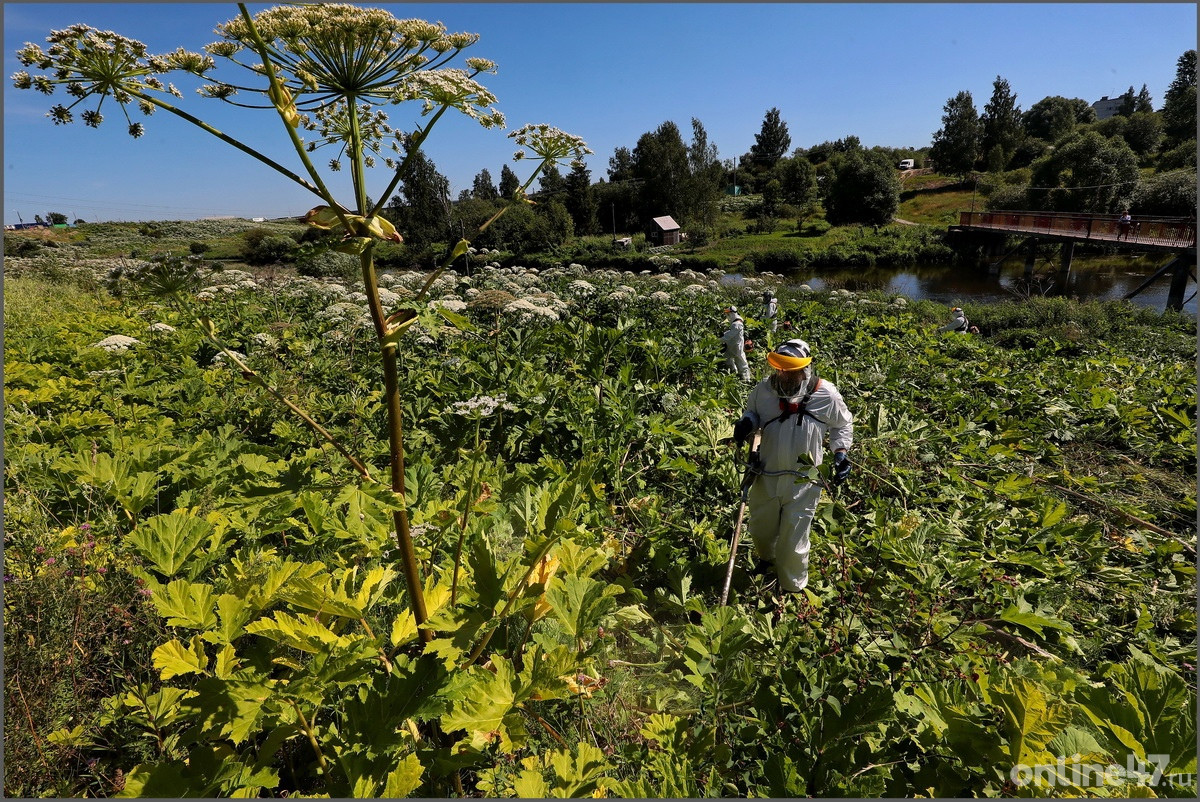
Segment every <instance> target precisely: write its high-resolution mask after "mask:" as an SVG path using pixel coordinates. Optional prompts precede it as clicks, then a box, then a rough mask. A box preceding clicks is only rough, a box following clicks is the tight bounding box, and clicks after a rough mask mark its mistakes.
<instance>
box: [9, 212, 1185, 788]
mask: <svg viewBox="0 0 1200 802" xmlns="http://www.w3.org/2000/svg"><path fill="white" fill-rule="evenodd" d="M205 225H211V224H205ZM177 226H179V230H180V232H181V233H182V232H184V231H191V232H192V233H194V231H195V230H194V229H191V230H189V229H187V227H186V226H182V225H181V224H171V223H164V224H161V225H160V226H159V229H160V230H162V231H166V232H171V231H174V230H175V229H176V227H177ZM93 236H95V235H93ZM237 236H238V235H237V234H236V233H234V232H226V233H225V234H222V235H219V236H217V238H216V243H219V242H220V241H221V240H222V239H227V238H229V240H230V241H233V239H236V237H237ZM95 238H96V239H97V240H99V239H102V237H95ZM192 238H193V237H192V235H191V233H188V234H184V235H183V236H180V237H178V239H177V241H178V242H179V243H183V242H185V241H190V240H191V239H192ZM216 243H214V245H213V248H212V250H214V251H216V250H217V249H218V247H219V246H218V245H217V244H216ZM70 247H71V246H65V245H64V246H63V247H61V248H58V249H48V251H50V252H51V253H42V254H41V255H40V256H38V257H31V258H28V259H13V260H11V263H10V264H6V274H7V275H6V281H5V297H4V303H5V321H6V324H5V326H6V331H5V345H6V348H5V366H4V367H5V397H6V402H7V403H6V406H5V432H6V442H5V446H6V448H5V455H6V459H5V470H6V472H5V518H6V548H5V572H6V577H5V581H6V585H5V605H6V609H5V676H6V683H5V719H6V744H5V750H6V755H5V757H6V760H5V790H6V793H7V794H8V795H12V796H36V795H42V794H48V795H56V796H69V795H81V794H90V795H113V794H123V795H148V796H176V795H186V796H223V795H234V794H236V795H247V794H249V795H280V794H283V793H287V794H289V795H293V794H329V795H332V796H383V795H386V796H405V795H412V796H420V795H438V796H444V795H458V794H459V793H462V794H464V795H482V796H517V795H520V796H553V795H559V794H561V795H574V796H591V795H597V796H642V797H646V796H673V797H699V796H707V795H731V796H756V795H758V796H777V797H780V796H804V795H814V796H831V795H836V796H852V797H853V796H879V795H887V796H906V795H925V794H927V795H936V796H969V795H1017V794H1025V793H1030V792H1033V793H1037V794H1041V795H1064V794H1075V793H1086V794H1090V795H1100V796H1128V795H1131V794H1135V793H1142V792H1144V791H1146V790H1147V789H1152V790H1153V791H1154V792H1155V793H1157V794H1159V795H1170V794H1174V795H1180V796H1190V795H1191V794H1192V791H1193V787H1192V786H1190V785H1189V784H1188V782H1189V779H1188V778H1189V777H1191V778H1193V779H1194V771H1195V749H1194V743H1195V729H1194V726H1195V724H1194V722H1195V719H1194V707H1195V700H1196V696H1195V681H1194V676H1195V674H1194V668H1195V667H1194V639H1195V632H1196V625H1195V614H1194V599H1195V593H1196V585H1195V569H1194V561H1195V553H1194V520H1195V515H1196V494H1195V480H1196V477H1195V461H1194V449H1195V425H1194V424H1195V422H1194V410H1195V406H1196V394H1195V380H1194V364H1195V359H1196V352H1195V338H1194V322H1193V321H1191V320H1190V319H1188V318H1185V317H1182V316H1176V315H1167V316H1164V315H1160V314H1158V313H1156V312H1153V311H1150V310H1136V309H1133V308H1131V307H1129V306H1128V305H1126V304H1112V303H1109V304H1094V303H1091V304H1079V303H1075V302H1072V301H1069V300H1066V299H1032V300H1030V301H1028V302H1024V303H1010V304H1002V305H998V306H992V307H985V308H980V309H979V310H978V311H977V313H976V314H973V315H972V319H973V322H976V323H978V324H979V325H981V327H982V328H983V329H984V331H985V336H982V337H965V336H959V335H953V334H939V333H937V332H936V328H937V326H938V325H939V324H940V323H941V322H942V316H943V312H944V310H943V309H942V308H940V307H939V306H937V305H934V304H932V303H925V302H906V300H905V299H902V298H895V297H890V296H884V295H879V294H871V295H861V296H856V295H854V294H852V293H848V292H845V291H835V292H831V293H813V292H809V291H806V290H805V289H804V288H801V287H796V286H794V285H787V284H783V283H781V282H779V281H778V279H777V278H775V277H771V276H762V277H750V278H749V279H748V281H747V282H746V283H745V284H743V285H737V286H727V285H726V284H724V283H722V282H720V281H719V279H720V277H721V275H723V273H722V272H721V271H716V270H714V271H713V272H711V273H701V272H697V271H693V270H689V269H686V268H685V267H683V266H682V265H680V264H675V263H674V262H673V260H671V259H670V258H669V257H668V258H662V259H659V261H658V262H657V263H656V267H655V269H654V270H653V271H652V274H651V275H637V274H635V273H633V272H617V271H612V270H605V271H596V270H588V269H586V268H585V267H584V266H582V265H578V264H564V265H562V266H560V267H557V268H548V269H544V270H541V271H536V270H533V269H528V268H524V267H520V266H518V265H513V266H510V267H501V266H499V262H497V261H496V260H495V259H494V258H493V257H494V254H491V253H486V254H484V253H477V254H475V255H474V256H472V257H469V258H470V265H471V275H470V276H467V275H465V271H463V272H462V273H447V274H445V275H444V276H443V277H442V278H439V279H438V280H437V282H436V285H435V292H434V296H433V298H434V300H432V301H431V302H430V304H429V307H427V308H425V309H424V310H423V311H422V313H421V316H420V320H419V322H418V323H417V324H416V325H415V326H414V328H413V329H412V330H411V331H410V332H409V334H410V336H409V337H408V338H406V339H405V340H403V341H402V346H401V354H400V366H401V381H402V386H403V393H402V400H403V419H404V421H405V434H404V437H405V442H406V447H407V460H406V487H407V494H406V496H405V499H404V504H405V505H406V506H407V509H408V510H409V514H410V520H411V524H412V533H413V536H414V540H415V543H416V546H417V556H418V558H419V563H420V566H421V572H422V577H423V582H424V583H425V598H426V599H427V602H428V604H429V605H430V613H431V617H430V619H429V623H428V627H429V628H430V629H431V630H433V631H434V632H435V633H436V635H435V637H434V638H433V639H432V640H430V641H429V642H426V641H425V640H424V639H422V638H421V637H420V635H419V633H418V630H417V628H416V627H415V624H414V620H413V617H412V614H411V612H410V611H409V605H410V603H411V598H410V596H409V594H408V593H407V591H406V589H405V582H404V580H403V578H402V577H401V576H399V575H398V555H397V551H396V543H395V534H394V532H393V519H392V517H391V516H390V509H391V508H392V506H393V505H394V504H396V503H398V501H397V500H395V499H393V498H392V497H391V495H390V494H389V493H388V492H387V491H386V489H385V486H383V485H381V484H380V483H379V481H378V478H376V477H378V476H379V475H380V474H381V473H382V471H383V467H384V466H386V464H387V459H388V448H389V447H388V440H387V433H386V430H385V429H386V427H385V425H384V422H383V420H382V416H381V413H380V411H379V408H378V405H377V400H376V399H377V397H378V393H379V390H378V386H379V381H380V376H379V375H378V373H379V368H378V364H377V363H376V362H375V359H374V355H373V353H372V350H373V348H372V342H373V336H374V335H373V333H372V332H371V329H370V323H369V319H368V318H366V316H365V312H364V310H363V305H362V303H361V301H360V300H359V299H358V298H357V296H356V295H355V293H356V285H355V284H354V283H351V282H343V281H339V280H337V279H332V278H316V277H304V276H299V275H297V274H296V273H295V272H294V270H292V269H291V268H279V267H274V268H265V269H262V270H260V271H258V272H256V273H249V272H246V271H242V270H238V269H235V268H234V267H231V266H226V265H222V263H220V262H211V263H210V262H206V261H205V260H203V259H200V260H192V261H193V263H195V262H197V261H198V262H201V263H202V264H203V267H201V268H200V270H199V275H198V278H200V279H201V281H200V283H199V284H197V285H195V286H193V287H191V288H190V289H189V290H187V291H186V292H184V293H180V294H179V295H178V296H177V297H176V300H175V301H174V302H163V301H155V300H152V299H149V298H146V297H144V295H143V294H141V293H140V292H139V286H140V285H139V284H136V283H134V282H131V280H130V277H131V276H139V275H141V276H143V277H144V276H145V275H147V274H145V273H143V272H139V271H143V270H146V269H147V267H146V264H145V263H142V262H141V260H137V259H130V258H129V257H122V258H120V259H113V258H112V257H110V258H108V259H98V260H95V261H93V260H91V259H88V258H82V257H81V258H79V259H72V260H61V259H58V257H61V256H62V255H63V253H64V249H67V248H70ZM114 268H115V269H114ZM149 275H154V273H153V271H151V273H150V274H149ZM426 278H427V274H425V273H423V272H416V271H390V272H384V273H383V274H381V278H380V283H381V285H382V287H383V288H384V290H386V294H384V295H383V298H384V300H385V302H386V303H387V304H388V306H389V308H393V307H394V305H399V304H403V302H404V299H405V298H407V297H411V296H412V294H413V292H414V291H415V290H416V289H417V288H418V287H419V286H421V284H422V283H423V282H424V281H425V280H426ZM765 288H771V289H774V290H775V291H776V292H777V293H778V295H779V297H780V299H781V301H782V305H783V310H784V318H785V319H786V320H788V321H790V322H791V324H792V328H791V329H790V331H794V332H795V333H797V334H799V335H801V336H803V337H804V338H805V339H806V340H807V341H808V342H810V343H811V344H812V345H813V348H814V353H815V355H816V359H817V361H816V365H817V366H818V371H819V372H820V373H821V375H823V376H826V377H828V378H830V379H831V380H833V381H834V382H836V383H837V384H838V386H839V387H840V388H841V389H842V392H843V393H844V394H845V396H846V398H847V400H848V403H849V404H850V407H851V409H852V411H853V412H854V414H855V416H856V444H855V448H854V459H855V463H856V469H855V474H854V476H853V478H852V480H851V482H850V484H849V485H848V486H847V487H846V488H845V489H844V490H843V492H842V493H841V494H840V495H838V496H836V497H830V496H826V497H825V498H823V500H822V503H821V506H820V507H819V509H818V514H817V518H816V521H815V525H814V534H813V538H814V572H813V579H812V581H811V584H810V587H809V592H808V593H806V594H804V595H803V596H802V597H797V598H791V599H788V600H786V601H784V600H781V599H779V598H777V597H776V596H775V595H774V594H773V592H772V588H771V587H770V586H769V583H768V582H767V580H769V576H768V577H766V578H764V577H754V576H751V575H749V574H748V573H747V570H748V568H749V565H750V557H749V555H748V553H745V552H743V554H742V555H741V557H740V558H739V559H740V561H739V563H738V565H739V568H738V570H737V572H736V573H735V577H734V589H733V593H732V596H731V600H730V604H729V605H728V606H727V607H719V606H718V604H717V600H718V597H719V593H720V587H721V583H722V580H723V577H724V570H725V565H726V562H727V560H728V558H729V556H730V552H729V543H730V536H731V534H732V530H733V524H734V517H735V512H736V502H737V485H738V477H739V473H740V466H739V464H738V455H737V454H736V453H734V451H733V450H732V448H731V447H730V446H729V445H728V444H726V443H725V438H727V437H728V436H729V434H730V431H731V428H732V422H733V420H735V419H736V418H737V417H738V416H739V415H740V412H741V404H742V402H743V401H744V396H745V393H746V390H747V387H746V386H745V385H742V384H740V383H739V382H738V381H737V380H736V379H735V378H734V377H733V376H731V375H729V374H726V373H724V372H723V371H722V370H721V368H720V361H721V360H720V357H719V353H720V343H719V340H718V334H719V325H718V324H717V321H718V320H719V319H720V316H719V315H718V314H717V310H718V309H719V308H720V307H721V305H723V304H726V303H729V302H735V303H738V304H740V305H741V306H742V308H743V309H744V310H746V315H747V317H748V322H749V326H750V331H751V333H752V335H754V337H755V339H756V340H759V341H760V342H767V341H768V340H769V338H768V337H767V336H766V333H765V332H764V331H762V330H761V328H760V324H759V321H758V320H757V319H756V314H757V312H756V304H755V299H756V298H757V297H758V295H759V294H760V293H761V291H762V290H763V289H765ZM47 310H51V312H50V313H49V314H48V311H47ZM189 310H190V311H189ZM438 310H441V311H438ZM192 314H201V315H203V316H204V317H205V319H207V320H211V321H212V325H213V327H214V329H213V335H214V336H211V337H210V336H206V335H205V333H204V329H203V328H202V327H200V326H197V325H195V324H194V323H191V322H189V321H190V320H191V319H192V318H191V315H192ZM787 330H788V329H784V330H782V331H781V333H780V336H782V334H783V331H787ZM114 336H115V337H117V338H118V339H115V340H114V339H112V338H113V337H114ZM120 337H127V338H131V339H129V340H123V339H120ZM234 357H236V358H237V359H239V360H241V361H242V363H243V364H244V365H245V366H246V367H247V369H248V371H249V372H243V371H242V370H241V369H240V368H238V369H231V361H230V360H231V359H233V358H234ZM752 362H753V363H754V366H755V373H756V375H762V372H763V363H762V359H761V354H755V355H752ZM268 387H269V388H271V389H270V390H268V389H266V388H268ZM274 393H278V394H279V395H280V396H282V397H283V398H286V399H288V401H289V402H290V403H292V404H294V405H295V406H296V407H297V408H298V409H300V410H302V411H303V412H304V413H305V414H306V415H308V416H311V417H312V418H313V419H314V420H316V421H319V422H320V423H321V425H322V426H323V427H324V429H325V431H326V432H328V434H329V435H330V437H331V438H332V439H326V438H324V437H322V436H320V435H319V434H317V433H316V432H314V431H313V430H312V429H311V428H309V427H308V426H306V424H305V422H304V420H303V419H302V418H301V417H300V416H299V415H298V414H296V413H295V412H294V411H291V410H289V409H288V408H286V407H285V406H283V405H282V404H280V403H279V402H278V400H277V399H276V398H274V397H273V394H274ZM334 442H336V443H338V444H339V445H340V447H341V448H342V449H345V451H346V453H349V454H352V455H354V456H355V457H356V458H358V459H361V460H362V462H363V463H364V464H365V466H366V467H367V469H368V471H369V473H370V475H371V478H364V477H363V476H362V475H360V474H359V473H358V472H356V471H355V470H354V469H353V468H352V466H351V465H350V463H349V462H347V460H346V458H345V457H344V456H343V454H342V453H341V451H340V450H339V448H335V447H334V445H333V443H334ZM743 548H745V546H744V547H743ZM1075 755H1078V756H1079V757H1078V758H1077V759H1076V758H1073V756H1075ZM1129 755H1135V756H1140V755H1145V756H1149V755H1165V756H1166V757H1165V758H1162V761H1163V763H1162V765H1161V766H1159V765H1158V764H1157V763H1155V762H1154V761H1157V760H1158V758H1153V759H1151V758H1149V757H1147V758H1146V760H1142V759H1141V758H1140V757H1134V758H1133V759H1132V762H1130V759H1127V758H1128V756H1129ZM1060 758H1064V759H1066V760H1067V761H1068V762H1067V764H1066V766H1067V768H1066V769H1065V770H1064V771H1063V772H1062V776H1058V775H1057V774H1056V775H1053V779H1051V777H1052V775H1051V774H1048V773H1046V771H1043V772H1042V774H1041V775H1039V776H1038V778H1034V775H1033V774H1032V769H1030V770H1029V771H1028V772H1025V771H1024V769H1023V768H1022V767H1033V766H1043V767H1044V766H1047V765H1049V766H1052V767H1053V766H1054V765H1056V762H1057V761H1058V760H1059V759H1060ZM1072 760H1074V761H1075V762H1074V763H1072V762H1071V761H1072ZM1073 765H1083V766H1086V767H1098V768H1097V770H1098V771H1099V770H1101V769H1102V771H1100V777H1101V779H1100V780H1096V779H1095V777H1096V776H1097V775H1096V774H1095V773H1094V772H1092V771H1091V769H1088V770H1087V771H1085V773H1084V774H1083V775H1080V773H1079V771H1076V772H1075V773H1072V770H1071V767H1072V766H1073ZM1110 765H1113V766H1117V767H1119V771H1116V772H1115V773H1110V774H1109V775H1108V777H1109V779H1108V780H1105V779H1104V776H1105V775H1104V771H1108V770H1109V766H1110ZM1156 768H1161V774H1162V776H1159V777H1158V778H1157V779H1155V776H1154V774H1153V772H1154V771H1155V769H1156ZM1167 775H1170V779H1169V781H1168V780H1167V779H1164V777H1166V776H1167ZM1081 776H1082V777H1083V779H1081ZM1152 782H1153V783H1154V784H1153V785H1151V783H1152Z"/></svg>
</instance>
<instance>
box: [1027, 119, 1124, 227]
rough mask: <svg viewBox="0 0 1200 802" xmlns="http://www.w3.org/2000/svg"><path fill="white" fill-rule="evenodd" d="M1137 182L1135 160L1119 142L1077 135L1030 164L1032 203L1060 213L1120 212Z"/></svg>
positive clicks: (1086, 133) (1092, 133)
mask: <svg viewBox="0 0 1200 802" xmlns="http://www.w3.org/2000/svg"><path fill="white" fill-rule="evenodd" d="M1137 182H1138V166H1137V157H1136V156H1135V155H1134V153H1133V151H1132V150H1131V149H1130V148H1129V146H1128V145H1127V144H1125V141H1124V140H1123V139H1119V138H1118V139H1106V138H1104V137H1103V136H1102V135H1101V134H1100V133H1098V132H1097V131H1080V132H1079V133H1077V134H1075V135H1073V136H1071V137H1069V138H1068V139H1066V140H1065V141H1063V142H1061V143H1059V145H1058V146H1056V147H1055V149H1054V150H1053V151H1051V152H1050V153H1049V154H1047V155H1046V156H1043V157H1042V158H1041V159H1039V160H1038V161H1036V162H1034V163H1033V165H1032V168H1031V174H1030V183H1031V186H1032V187H1036V188H1037V189H1036V190H1033V189H1031V191H1030V203H1031V204H1032V205H1033V208H1035V209H1046V210H1050V211H1058V212H1088V213H1093V214H1095V213H1101V212H1118V211H1120V210H1121V208H1122V207H1124V206H1128V204H1129V200H1130V198H1131V197H1132V195H1133V190H1134V188H1135V187H1136V186H1137Z"/></svg>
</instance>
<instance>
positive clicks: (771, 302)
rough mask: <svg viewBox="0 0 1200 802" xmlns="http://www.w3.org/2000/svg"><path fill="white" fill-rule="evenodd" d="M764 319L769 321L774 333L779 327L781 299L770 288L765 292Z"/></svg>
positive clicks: (770, 328) (771, 330)
mask: <svg viewBox="0 0 1200 802" xmlns="http://www.w3.org/2000/svg"><path fill="white" fill-rule="evenodd" d="M762 316H763V320H765V321H767V322H768V323H769V324H770V326H769V330H770V332H771V333H772V334H774V333H775V330H776V329H778V328H779V299H778V298H776V297H775V293H773V292H771V291H770V290H766V291H764V292H763V314H762Z"/></svg>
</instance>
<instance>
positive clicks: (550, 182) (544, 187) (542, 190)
mask: <svg viewBox="0 0 1200 802" xmlns="http://www.w3.org/2000/svg"><path fill="white" fill-rule="evenodd" d="M566 191H567V181H566V179H565V178H563V177H562V173H560V172H559V171H558V168H557V167H550V168H548V169H546V170H544V171H543V172H542V177H541V179H540V180H539V181H538V195H539V196H540V197H543V198H554V197H557V198H558V200H559V201H560V202H561V201H562V194H563V193H564V192H566Z"/></svg>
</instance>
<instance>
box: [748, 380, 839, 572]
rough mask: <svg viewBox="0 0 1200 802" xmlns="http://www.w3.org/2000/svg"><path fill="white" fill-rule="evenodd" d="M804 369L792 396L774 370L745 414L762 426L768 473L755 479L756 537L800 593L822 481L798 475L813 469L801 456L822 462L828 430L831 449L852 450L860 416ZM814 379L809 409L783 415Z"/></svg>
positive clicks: (752, 514)
mask: <svg viewBox="0 0 1200 802" xmlns="http://www.w3.org/2000/svg"><path fill="white" fill-rule="evenodd" d="M804 370H805V372H806V373H807V374H808V378H807V380H806V381H804V382H802V383H801V386H800V388H799V390H798V391H797V392H796V393H795V394H793V395H789V396H786V397H781V396H780V395H779V393H778V392H777V390H776V384H775V379H776V377H775V376H774V375H771V376H768V377H767V378H765V379H763V380H762V381H760V382H759V383H758V384H756V385H755V386H754V389H752V390H751V391H750V396H749V398H748V399H747V401H746V409H745V412H744V413H743V415H744V416H745V417H748V418H750V421H751V423H752V424H753V426H754V428H755V429H761V430H762V435H761V437H762V440H761V442H760V444H759V454H760V457H761V460H762V470H763V474H762V475H761V476H759V477H757V478H756V479H755V480H754V484H753V485H752V486H751V488H750V495H749V499H748V500H749V508H750V523H749V531H750V536H751V537H752V538H753V539H754V549H755V551H756V552H757V553H758V556H759V557H760V558H762V559H764V560H774V562H775V572H776V574H777V575H778V577H779V585H780V587H781V588H782V589H783V590H784V591H788V592H791V593H799V592H800V591H802V590H804V587H805V586H806V585H807V584H808V545H809V541H808V534H809V530H810V529H811V528H812V519H813V513H814V512H816V509H817V500H818V499H819V498H820V497H821V485H820V484H818V483H816V482H810V481H808V480H807V479H801V481H799V482H797V478H798V476H797V474H804V473H806V472H807V470H808V465H807V460H804V461H803V462H801V461H800V459H801V455H802V454H807V455H808V456H809V457H811V459H812V463H813V464H814V465H820V464H821V462H822V461H823V459H824V454H823V452H824V448H823V446H824V440H825V436H826V434H827V433H828V435H829V448H830V450H831V451H836V450H838V449H846V450H847V451H848V450H849V449H850V446H851V445H852V444H853V441H854V416H853V415H851V414H850V410H849V408H847V406H846V402H845V401H844V400H842V394H841V393H840V392H838V389H837V387H835V386H834V385H833V384H832V383H830V382H828V381H826V380H825V379H820V378H814V375H813V372H812V368H811V367H808V368H805V369H804ZM814 380H815V381H816V383H817V385H816V388H815V389H814V390H813V393H812V395H811V397H810V398H809V399H808V403H807V404H806V407H805V412H804V413H799V412H794V411H789V412H788V414H786V415H784V416H783V417H780V415H781V414H782V413H781V408H780V407H781V402H784V403H791V404H793V405H795V404H797V403H798V402H799V401H800V400H801V399H802V398H803V397H804V395H805V394H806V393H807V392H808V387H809V385H810V384H811V383H812V381H814ZM793 408H794V407H793Z"/></svg>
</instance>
